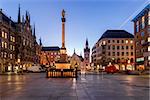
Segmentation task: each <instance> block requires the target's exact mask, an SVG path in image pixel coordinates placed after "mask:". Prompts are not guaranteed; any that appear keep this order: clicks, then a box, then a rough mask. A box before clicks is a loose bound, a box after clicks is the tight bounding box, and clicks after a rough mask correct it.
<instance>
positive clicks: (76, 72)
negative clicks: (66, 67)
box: [75, 63, 78, 78]
mask: <svg viewBox="0 0 150 100" xmlns="http://www.w3.org/2000/svg"><path fill="white" fill-rule="evenodd" d="M77 68H78V64H77V63H76V64H75V69H76V71H75V75H76V76H75V77H76V78H77V77H78V76H77V74H78V70H77Z"/></svg>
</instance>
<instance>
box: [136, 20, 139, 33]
mask: <svg viewBox="0 0 150 100" xmlns="http://www.w3.org/2000/svg"><path fill="white" fill-rule="evenodd" d="M138 31H139V21H137V22H136V32H138Z"/></svg>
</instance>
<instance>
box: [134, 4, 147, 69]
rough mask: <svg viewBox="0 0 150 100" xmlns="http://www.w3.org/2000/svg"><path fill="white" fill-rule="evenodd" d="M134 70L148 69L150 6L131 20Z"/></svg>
mask: <svg viewBox="0 0 150 100" xmlns="http://www.w3.org/2000/svg"><path fill="white" fill-rule="evenodd" d="M132 21H133V22H134V35H135V58H136V69H147V70H149V69H150V4H148V5H147V6H146V7H145V8H144V9H143V10H142V11H141V12H140V13H139V14H138V15H137V16H136V17H135V18H134V19H133V20H132Z"/></svg>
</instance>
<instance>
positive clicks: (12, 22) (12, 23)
mask: <svg viewBox="0 0 150 100" xmlns="http://www.w3.org/2000/svg"><path fill="white" fill-rule="evenodd" d="M0 13H1V14H2V21H4V22H5V23H7V24H8V25H9V23H10V22H11V27H14V28H15V27H16V25H15V22H14V21H12V19H11V17H8V16H6V14H4V12H2V10H0Z"/></svg>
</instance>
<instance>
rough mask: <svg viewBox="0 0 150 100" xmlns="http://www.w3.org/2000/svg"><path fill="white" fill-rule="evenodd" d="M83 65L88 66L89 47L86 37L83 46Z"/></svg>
mask: <svg viewBox="0 0 150 100" xmlns="http://www.w3.org/2000/svg"><path fill="white" fill-rule="evenodd" d="M84 66H85V68H87V69H89V68H90V48H89V43H88V40H87V39H86V43H85V48H84Z"/></svg>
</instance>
